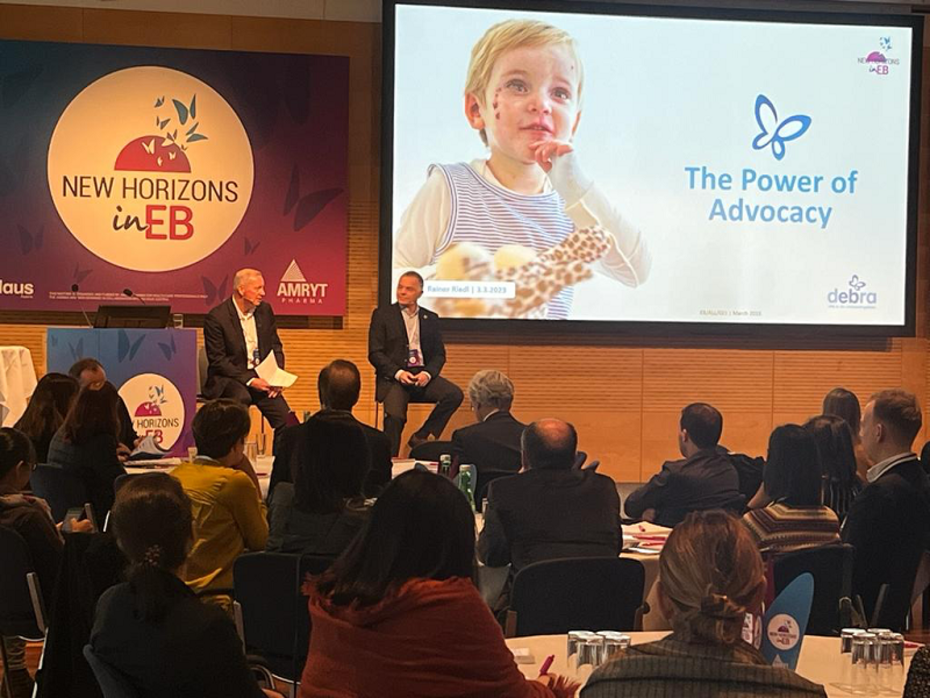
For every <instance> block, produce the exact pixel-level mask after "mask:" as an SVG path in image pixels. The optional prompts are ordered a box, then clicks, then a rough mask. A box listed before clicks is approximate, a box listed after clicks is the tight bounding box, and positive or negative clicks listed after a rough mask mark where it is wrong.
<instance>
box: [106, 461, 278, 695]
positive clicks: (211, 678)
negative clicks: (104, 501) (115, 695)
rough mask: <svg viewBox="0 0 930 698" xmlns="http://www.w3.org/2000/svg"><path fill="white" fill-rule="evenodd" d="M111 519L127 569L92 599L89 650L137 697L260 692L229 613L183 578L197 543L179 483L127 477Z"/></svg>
mask: <svg viewBox="0 0 930 698" xmlns="http://www.w3.org/2000/svg"><path fill="white" fill-rule="evenodd" d="M110 521H111V524H112V527H113V531H114V533H115V534H116V540H117V543H118V544H119V547H120V549H121V550H122V551H123V553H125V555H126V557H127V558H128V559H129V562H130V567H129V572H128V581H127V582H125V583H123V584H118V585H117V586H115V587H112V588H111V589H109V590H107V591H106V592H105V593H104V594H103V596H101V597H100V601H99V602H98V604H97V616H96V619H95V622H94V629H93V631H92V633H91V640H90V642H91V646H92V647H93V651H94V654H96V655H97V656H98V657H99V658H100V659H102V660H103V661H104V662H106V663H107V664H109V665H111V666H113V667H115V668H116V669H118V670H119V671H120V672H122V673H123V674H124V675H125V676H126V677H127V678H128V679H129V681H130V682H132V683H133V684H134V686H135V687H136V689H137V690H138V691H139V693H140V695H142V696H153V697H154V696H174V697H176V698H181V697H184V696H189V697H190V698H194V697H195V696H196V697H197V698H210V697H213V696H215V697H216V698H220V697H223V698H239V697H241V698H263V696H265V695H266V693H263V692H262V690H261V689H260V688H259V687H258V684H257V683H256V682H255V678H254V677H253V676H252V674H251V673H250V671H249V669H248V666H247V664H246V661H245V656H244V655H243V654H242V644H241V642H240V641H239V638H238V636H237V634H236V629H235V626H234V625H233V623H232V621H231V620H230V618H229V617H228V616H227V615H226V614H225V613H224V612H223V611H222V610H220V609H219V608H217V607H216V606H212V605H208V604H202V603H201V602H200V601H199V600H198V599H197V597H196V596H195V595H194V593H193V592H192V591H191V590H190V589H188V587H187V585H185V584H184V582H183V581H181V576H182V575H183V570H184V565H185V563H186V561H187V556H188V554H189V553H190V550H191V547H192V546H193V541H194V537H193V516H192V514H191V501H190V499H189V498H188V496H187V495H186V494H185V493H184V490H183V488H182V487H181V484H180V483H179V482H178V481H177V480H175V479H174V478H172V477H170V476H169V475H165V474H163V473H151V474H145V475H141V476H139V477H135V478H132V479H130V480H129V481H128V482H127V483H126V484H125V485H123V487H121V488H120V491H119V494H118V495H117V497H116V503H115V504H114V506H113V510H112V514H111V516H110ZM267 695H277V694H275V693H267Z"/></svg>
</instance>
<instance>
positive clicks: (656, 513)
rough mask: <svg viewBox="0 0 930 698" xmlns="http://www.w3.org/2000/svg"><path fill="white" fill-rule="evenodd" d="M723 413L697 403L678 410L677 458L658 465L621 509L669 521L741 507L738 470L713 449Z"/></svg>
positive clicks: (630, 514) (665, 523) (655, 520)
mask: <svg viewBox="0 0 930 698" xmlns="http://www.w3.org/2000/svg"><path fill="white" fill-rule="evenodd" d="M722 431H723V416H721V414H720V412H718V411H717V410H716V409H715V408H713V407H711V406H710V405H708V404H706V403H703V402H695V403H693V404H691V405H688V406H687V407H685V408H684V409H683V410H682V411H681V420H680V422H679V431H678V448H679V450H680V451H681V455H683V456H684V458H683V459H681V460H676V461H666V462H665V463H663V465H662V470H661V471H660V472H658V473H657V474H655V475H653V476H652V479H651V480H649V482H647V483H646V484H645V485H643V486H642V487H640V488H639V489H638V490H636V491H635V492H633V493H632V494H630V496H629V497H627V500H626V506H625V508H624V510H625V511H626V515H627V516H628V517H630V518H635V519H640V518H642V519H646V520H648V521H652V522H653V523H657V524H659V525H660V526H669V527H672V526H675V525H676V524H678V523H681V522H682V521H684V519H685V517H686V516H687V515H688V514H689V513H691V512H692V511H700V510H703V509H730V510H733V511H736V512H739V511H741V510H742V507H743V504H744V503H745V497H743V495H741V494H740V492H739V475H738V473H737V472H736V469H735V468H734V467H733V464H732V463H731V461H730V459H729V457H728V456H727V454H726V453H721V452H720V451H719V450H718V449H717V442H718V441H720V434H721V432H722Z"/></svg>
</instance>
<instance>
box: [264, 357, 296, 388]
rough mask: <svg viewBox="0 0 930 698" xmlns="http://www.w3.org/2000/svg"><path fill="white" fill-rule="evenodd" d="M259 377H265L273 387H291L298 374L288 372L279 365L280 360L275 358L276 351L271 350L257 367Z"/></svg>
mask: <svg viewBox="0 0 930 698" xmlns="http://www.w3.org/2000/svg"><path fill="white" fill-rule="evenodd" d="M255 372H256V373H257V374H258V377H259V378H261V379H263V380H264V381H265V382H266V383H268V385H270V386H271V387H272V388H290V387H291V386H292V385H294V381H296V380H297V376H295V375H294V374H293V373H288V372H287V371H285V370H284V369H283V368H279V367H278V362H277V360H275V358H274V352H273V351H269V352H268V356H266V357H265V360H264V361H262V362H261V363H260V364H259V365H258V366H256V367H255Z"/></svg>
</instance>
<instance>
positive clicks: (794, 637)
mask: <svg viewBox="0 0 930 698" xmlns="http://www.w3.org/2000/svg"><path fill="white" fill-rule="evenodd" d="M766 633H767V635H768V638H769V642H771V643H772V645H773V646H775V647H777V648H778V649H780V650H782V651H787V650H790V649H791V648H793V647H794V646H795V645H797V644H798V641H799V640H800V639H801V633H800V632H799V629H798V623H797V621H796V620H795V619H794V618H792V617H791V616H789V615H787V614H786V613H779V614H777V615H774V616H772V618H771V619H770V620H769V625H768V628H766Z"/></svg>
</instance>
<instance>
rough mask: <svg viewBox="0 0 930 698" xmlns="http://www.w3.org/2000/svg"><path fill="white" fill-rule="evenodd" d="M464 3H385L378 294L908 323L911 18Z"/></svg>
mask: <svg viewBox="0 0 930 698" xmlns="http://www.w3.org/2000/svg"><path fill="white" fill-rule="evenodd" d="M470 5H471V4H470ZM470 5H469V6H466V5H464V4H462V5H454V6H453V5H450V4H420V3H417V2H411V3H401V2H398V3H396V4H393V5H391V4H388V5H387V6H386V7H385V29H386V35H385V36H386V39H385V99H384V111H385V127H384V128H385V132H384V149H383V192H382V193H383V197H382V245H381V294H382V301H386V300H390V299H391V297H392V295H393V288H394V286H395V285H396V282H397V279H398V277H399V275H400V274H401V273H402V272H403V271H406V270H409V269H414V270H416V271H418V272H419V273H421V274H422V275H423V277H424V278H425V279H426V285H425V294H424V297H423V299H422V304H423V305H425V306H427V307H430V308H433V309H435V310H437V311H438V312H439V313H440V314H441V315H442V316H443V317H445V318H461V319H470V320H483V321H484V322H481V323H480V325H481V326H484V327H487V326H488V324H493V323H494V321H497V320H502V319H504V320H522V321H529V320H532V321H536V322H532V323H529V322H524V323H521V325H530V324H532V325H543V324H546V323H543V322H539V321H545V320H549V321H554V320H561V321H565V320H568V321H584V322H585V324H586V325H587V326H588V327H590V328H594V327H597V326H599V325H600V326H604V327H615V328H621V329H622V328H624V327H627V328H629V327H633V328H644V327H659V328H661V329H666V330H667V329H671V328H674V327H676V326H679V327H693V328H702V327H710V326H714V325H723V326H725V327H730V328H735V327H742V326H749V327H756V328H770V329H791V328H795V329H800V330H802V331H811V330H812V329H813V328H815V327H816V328H826V329H827V330H828V331H831V330H835V331H838V332H850V331H853V332H857V333H863V334H878V333H884V334H889V335H892V334H911V333H912V332H913V324H914V317H913V316H914V295H915V291H914V287H915V276H914V275H915V265H916V262H915V257H916V251H915V250H916V218H917V209H916V200H917V163H916V160H917V143H918V121H919V119H918V109H919V77H920V76H919V66H920V61H919V60H916V59H915V58H916V57H917V56H918V55H919V50H920V47H921V45H922V38H921V24H920V21H919V20H914V19H912V18H910V17H907V16H899V15H889V16H883V15H882V16H876V15H869V16H866V15H853V14H845V13H844V14H804V13H797V12H795V13H791V14H786V13H777V12H767V13H766V12H752V13H747V12H743V13H736V12H733V11H726V12H725V13H724V12H718V11H712V10H696V9H694V8H676V9H657V8H655V7H650V8H643V7H631V6H624V5H609V6H606V5H591V4H583V3H571V4H553V3H548V4H546V5H545V11H525V8H526V7H527V6H529V5H530V3H520V7H519V9H507V8H504V7H495V6H481V7H475V6H470ZM502 22H509V24H504V25H500V26H497V27H496V28H495V29H492V27H495V25H499V24H500V23H502ZM489 30H490V31H489ZM473 52H474V53H475V58H474V59H472V54H473ZM482 136H483V137H484V138H485V139H486V140H487V141H488V145H485V143H484V142H483V140H482ZM472 324H474V323H463V326H464V325H472ZM573 324H574V323H573Z"/></svg>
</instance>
